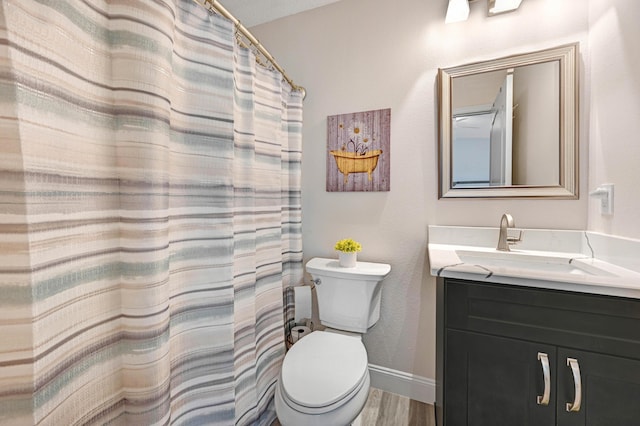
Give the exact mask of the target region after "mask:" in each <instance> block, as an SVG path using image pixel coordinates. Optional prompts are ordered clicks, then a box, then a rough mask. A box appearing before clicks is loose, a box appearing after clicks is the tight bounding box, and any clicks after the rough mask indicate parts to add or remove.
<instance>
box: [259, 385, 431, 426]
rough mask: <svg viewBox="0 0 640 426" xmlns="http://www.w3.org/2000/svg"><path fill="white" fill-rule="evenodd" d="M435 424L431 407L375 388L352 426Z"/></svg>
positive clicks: (425, 425)
mask: <svg viewBox="0 0 640 426" xmlns="http://www.w3.org/2000/svg"><path fill="white" fill-rule="evenodd" d="M435 424H436V420H435V413H434V409H433V405H431V404H425V403H424V402H419V401H414V400H412V399H409V398H406V397H404V396H400V395H396V394H393V393H389V392H385V391H382V390H380V389H375V388H371V390H370V391H369V398H368V399H367V404H366V405H365V406H364V410H362V413H360V416H358V418H357V419H356V420H355V421H354V422H353V425H354V426H435ZM271 426H280V422H279V421H278V420H275V421H274V422H273V423H272V424H271ZM300 426H304V425H300ZM327 426H329V425H327Z"/></svg>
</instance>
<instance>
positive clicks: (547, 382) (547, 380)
mask: <svg viewBox="0 0 640 426" xmlns="http://www.w3.org/2000/svg"><path fill="white" fill-rule="evenodd" d="M538 361H540V364H541V365H542V377H543V378H544V391H543V393H542V395H538V397H537V398H536V400H537V402H538V405H549V397H550V396H551V372H550V371H549V355H547V354H545V353H542V352H538Z"/></svg>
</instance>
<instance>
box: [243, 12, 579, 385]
mask: <svg viewBox="0 0 640 426" xmlns="http://www.w3.org/2000/svg"><path fill="white" fill-rule="evenodd" d="M446 5H447V0H397V1H394V2H388V1H383V0H342V1H340V2H337V3H334V4H331V5H329V6H325V7H322V8H318V9H315V10H312V11H309V12H305V13H302V14H298V15H294V16H290V17H287V18H283V19H280V20H277V21H274V22H271V23H267V24H264V25H261V26H257V27H254V28H252V31H253V32H254V34H255V35H256V36H257V37H258V39H260V41H261V42H262V43H263V44H264V45H265V46H267V47H268V49H269V50H270V51H271V52H272V53H273V55H274V56H275V57H276V59H277V60H278V62H279V63H280V64H281V65H282V66H283V67H284V68H285V69H286V70H287V72H288V74H290V75H291V76H292V78H293V79H294V81H296V82H297V83H298V84H301V85H303V86H305V87H306V89H307V93H308V95H307V99H306V101H305V110H304V130H303V132H304V133H303V137H304V152H303V216H304V222H303V244H304V251H305V258H306V259H309V258H311V257H313V256H325V257H335V254H334V252H333V250H332V247H333V245H334V243H335V241H336V240H338V239H340V238H345V237H352V238H354V239H356V240H358V241H360V242H361V243H362V245H363V247H364V249H363V252H362V253H361V254H360V256H359V259H361V260H369V261H383V262H388V263H390V264H391V266H392V272H391V275H390V276H389V277H388V279H387V280H386V282H385V286H384V290H383V294H382V312H381V319H380V321H379V322H378V324H377V325H376V326H375V327H374V328H373V329H372V330H371V331H370V332H369V333H368V334H367V335H366V336H365V337H364V342H365V345H366V346H367V349H368V353H369V361H370V362H371V363H373V364H377V365H380V366H383V367H387V368H390V369H395V370H400V371H403V372H407V373H411V374H416V375H419V376H423V377H428V378H434V377H435V348H434V346H435V280H434V279H433V277H431V276H430V275H429V265H428V260H427V254H426V247H427V226H428V225H430V224H449V225H485V226H497V225H498V223H499V220H500V217H501V215H502V213H504V212H506V211H508V212H510V213H511V214H512V215H513V216H514V218H515V220H516V224H517V225H519V226H522V227H543V228H568V229H584V228H585V227H586V225H587V203H586V199H585V198H584V196H582V197H581V199H580V200H562V201H550V200H471V199H469V200H464V199H447V200H438V195H437V194H438V178H437V173H438V160H437V152H438V151H437V99H436V92H437V87H436V74H437V69H438V68H439V67H450V66H455V65H460V64H464V63H468V62H473V61H479V60H485V59H491V58H494V57H501V56H506V55H510V54H516V53H523V52H526V51H531V50H539V49H544V48H547V47H552V46H557V45H561V44H566V43H570V42H575V41H578V42H580V43H581V50H582V53H583V54H585V52H587V51H588V50H587V41H588V34H587V30H588V10H587V3H586V2H584V0H563V1H557V0H526V1H524V2H523V3H522V6H521V8H520V10H519V11H517V12H515V13H509V14H504V15H499V16H495V17H493V18H487V17H486V2H485V1H483V0H482V1H478V2H474V3H472V4H471V15H470V17H469V20H468V21H466V22H463V23H458V24H450V25H445V24H444V16H445V12H446ZM585 58H588V57H587V56H586V55H585ZM587 63H588V62H587ZM583 68H584V67H583V65H581V69H582V72H583V74H584V69H583ZM585 78H586V79H587V80H586V82H587V83H588V76H585V75H583V76H582V79H581V81H582V83H583V84H584V83H585ZM583 87H584V86H583ZM581 99H587V93H586V92H585V91H584V90H582V92H581ZM380 108H391V121H392V125H391V162H392V163H391V191H390V192H381V193H327V192H325V167H326V160H325V155H326V153H325V149H326V118H327V116H328V115H334V114H340V113H348V112H355V111H363V110H373V109H380ZM587 114H588V107H587V108H584V107H583V108H581V123H582V124H581V132H580V138H581V150H580V152H581V172H580V173H581V182H582V184H581V187H580V191H581V194H584V192H585V189H586V181H587V179H586V171H587V167H586V160H587V149H586V144H587V134H586V129H588V126H587V124H586V121H587V120H586V118H587V117H588V115H587ZM550 212H551V213H550Z"/></svg>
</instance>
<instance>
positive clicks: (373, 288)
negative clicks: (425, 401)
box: [275, 258, 391, 426]
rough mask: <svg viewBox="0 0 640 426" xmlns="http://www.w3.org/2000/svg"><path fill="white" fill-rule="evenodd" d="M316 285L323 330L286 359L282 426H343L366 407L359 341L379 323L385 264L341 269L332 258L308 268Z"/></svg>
mask: <svg viewBox="0 0 640 426" xmlns="http://www.w3.org/2000/svg"><path fill="white" fill-rule="evenodd" d="M306 269H307V272H308V273H309V274H310V275H311V277H312V279H313V282H314V283H315V284H316V295H317V298H318V313H319V317H320V323H321V324H322V325H323V326H325V327H326V329H325V330H324V331H314V332H312V333H311V334H309V335H308V336H306V337H304V338H302V339H300V340H299V341H298V342H297V343H296V344H295V345H293V346H292V347H291V349H290V350H289V352H287V354H286V355H285V357H284V361H283V363H282V370H281V372H280V377H279V378H278V383H277V384H276V392H275V393H276V395H275V406H276V414H277V416H278V420H279V421H280V424H282V425H283V426H346V425H349V424H351V422H353V421H354V420H355V419H356V417H358V415H359V414H360V412H361V411H362V409H363V408H364V405H365V403H366V402H367V398H368V396H369V387H370V378H369V369H368V359H367V351H366V349H365V347H364V344H363V343H362V339H361V336H362V334H363V333H366V332H367V330H368V329H369V328H371V327H372V326H373V325H375V323H376V322H377V321H378V319H379V318H380V296H381V289H382V280H384V278H385V277H386V276H387V275H388V274H389V272H390V271H391V266H390V265H387V264H383V263H370V262H357V263H356V266H355V267H354V268H343V267H341V266H339V264H338V260H336V259H324V258H313V259H311V260H310V261H309V262H307V264H306Z"/></svg>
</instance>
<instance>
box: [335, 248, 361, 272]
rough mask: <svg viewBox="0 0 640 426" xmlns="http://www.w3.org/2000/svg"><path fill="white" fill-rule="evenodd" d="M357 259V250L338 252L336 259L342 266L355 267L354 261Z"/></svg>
mask: <svg viewBox="0 0 640 426" xmlns="http://www.w3.org/2000/svg"><path fill="white" fill-rule="evenodd" d="M357 259H358V252H355V251H354V252H352V253H345V252H343V251H339V252H338V261H339V264H340V266H342V267H343V268H355V267H356V261H357Z"/></svg>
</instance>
